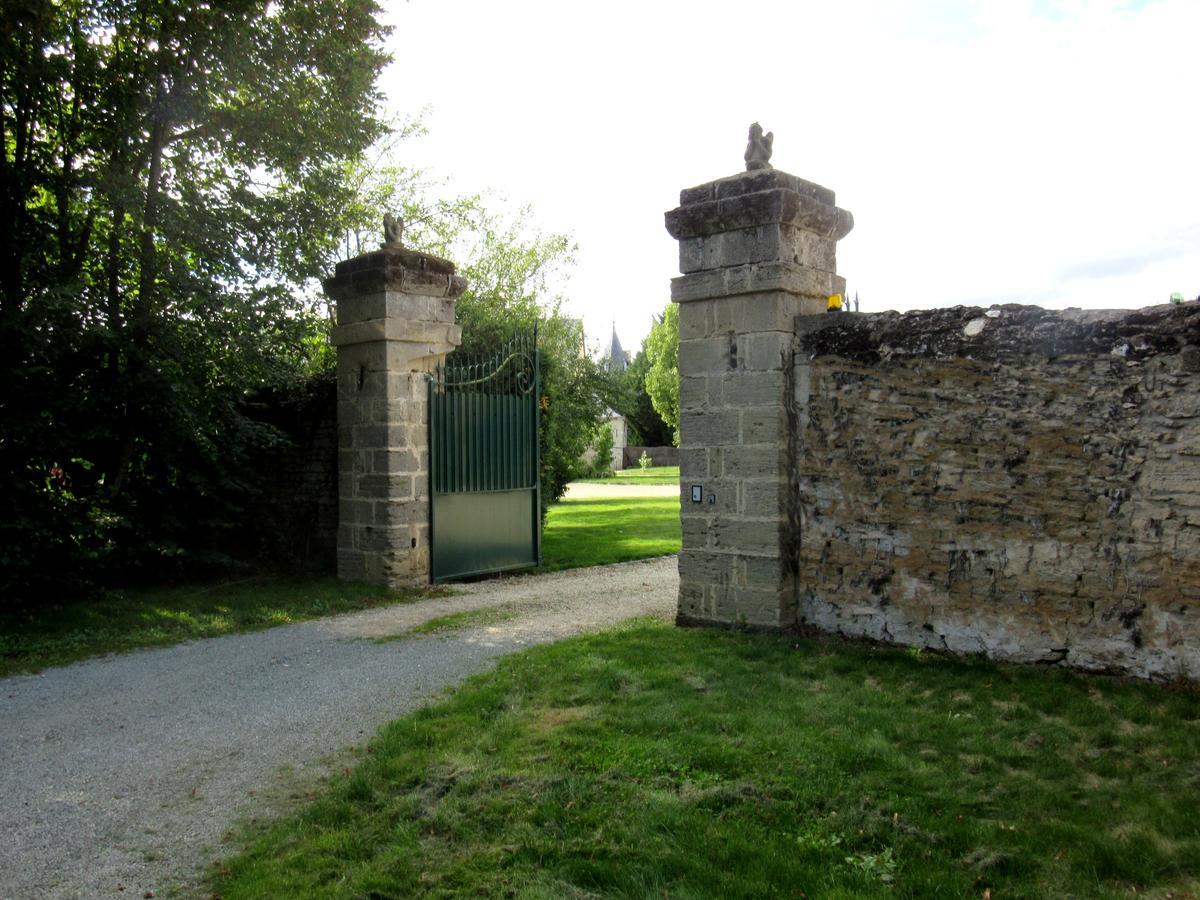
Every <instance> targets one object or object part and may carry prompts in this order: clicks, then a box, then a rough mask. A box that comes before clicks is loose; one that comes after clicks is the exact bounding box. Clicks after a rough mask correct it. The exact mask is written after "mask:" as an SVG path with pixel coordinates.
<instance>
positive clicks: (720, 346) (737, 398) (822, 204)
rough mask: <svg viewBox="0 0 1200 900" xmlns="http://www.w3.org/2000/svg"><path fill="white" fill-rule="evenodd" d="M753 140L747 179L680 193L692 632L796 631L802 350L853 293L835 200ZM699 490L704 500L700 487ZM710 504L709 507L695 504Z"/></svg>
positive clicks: (676, 214) (683, 441)
mask: <svg viewBox="0 0 1200 900" xmlns="http://www.w3.org/2000/svg"><path fill="white" fill-rule="evenodd" d="M756 128H757V125H755V126H753V127H752V128H751V142H750V146H749V147H748V148H747V150H746V163H747V169H748V171H746V172H743V173H740V174H738V175H733V176H731V177H728V178H722V179H719V180H717V181H712V182H709V183H707V184H702V185H699V186H698V187H694V188H688V189H687V190H684V191H682V192H681V193H680V196H679V204H680V205H679V208H678V209H674V210H671V211H670V212H668V213H667V214H666V224H667V230H668V231H669V232H670V233H671V236H672V237H674V238H677V239H678V240H679V269H680V271H681V272H682V273H683V274H682V275H681V276H679V277H678V278H675V279H674V280H673V281H672V282H671V299H672V300H673V301H674V302H675V303H678V304H679V376H680V387H679V406H680V423H679V434H680V442H679V447H680V450H679V460H680V480H681V482H682V488H683V507H682V518H683V549H682V551H681V553H680V555H679V613H678V620H679V622H680V623H681V624H699V623H729V624H736V623H745V624H749V625H758V626H767V627H784V626H787V625H790V624H793V623H794V622H795V617H796V584H795V572H796V567H797V564H798V559H797V552H796V551H797V550H798V547H791V546H788V544H789V543H794V541H795V537H794V536H795V535H797V534H798V521H796V523H795V524H796V526H797V527H791V526H790V525H789V520H798V515H799V511H798V510H796V509H795V508H794V505H793V502H792V497H793V495H794V492H793V491H791V490H789V469H790V456H791V454H790V453H789V450H788V442H789V434H790V433H793V432H792V430H791V428H790V427H789V426H790V424H794V423H789V409H794V402H793V400H792V395H793V386H792V373H793V360H792V338H793V331H794V321H795V318H796V317H797V316H798V315H808V314H814V315H816V314H820V315H824V314H825V308H826V303H827V300H828V298H829V296H830V295H831V294H835V293H843V292H844V290H845V281H844V279H842V278H840V277H839V276H838V275H837V274H836V272H837V266H836V262H835V248H836V245H837V241H838V240H839V239H841V238H842V237H844V236H845V235H846V234H847V233H848V232H849V231H850V229H851V227H852V226H853V223H854V219H853V217H852V216H851V215H850V213H849V212H847V211H846V210H843V209H839V208H838V207H837V206H835V205H834V195H833V191H830V190H828V189H826V188H823V187H820V186H819V185H816V184H812V183H811V182H808V181H804V180H802V179H800V178H796V177H795V176H794V175H788V174H786V173H784V172H780V171H778V170H775V169H773V168H771V167H770V164H769V163H768V162H767V158H769V156H770V140H771V138H770V135H768V136H767V138H766V140H765V141H764V140H763V136H762V131H761V129H758V131H757V135H756V133H755V129H756ZM697 485H698V486H699V488H697V487H696V486H697ZM697 495H698V497H699V502H696V496H697Z"/></svg>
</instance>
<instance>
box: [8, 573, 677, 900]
mask: <svg viewBox="0 0 1200 900" xmlns="http://www.w3.org/2000/svg"><path fill="white" fill-rule="evenodd" d="M677 585H678V577H677V572H676V558H675V557H673V556H672V557H665V558H662V559H656V560H645V561H641V562H634V563H621V564H618V565H613V566H599V567H596V568H592V569H576V570H573V571H568V572H559V573H555V574H551V575H541V576H536V577H534V576H530V577H520V578H508V579H504V580H501V581H488V582H479V583H476V584H473V585H460V586H458V587H457V588H456V590H457V593H456V594H455V595H454V596H451V597H441V598H434V599H430V600H425V601H422V602H420V603H416V604H411V605H405V606H392V607H387V608H384V609H377V610H369V611H366V612H361V613H351V614H348V615H343V616H337V617H334V618H329V619H322V620H318V621H313V622H306V623H302V624H299V625H290V626H286V627H282V628H276V629H272V630H270V631H262V632H258V633H255V634H247V635H234V636H230V637H223V638H214V639H211V640H206V641H196V642H193V643H190V644H182V645H179V646H176V647H169V648H166V649H162V650H143V651H138V652H135V653H130V654H126V655H123V656H117V657H110V658H106V659H99V660H92V661H88V662H81V663H76V664H75V665H71V666H67V667H65V668H60V669H51V670H48V671H46V672H44V673H42V674H40V675H22V676H16V677H12V678H7V679H2V680H0V759H2V760H3V763H2V764H0V798H3V801H2V802H0V834H3V836H4V839H3V841H2V842H0V897H4V898H10V897H11V898H22V900H24V898H34V897H55V898H59V897H72V898H75V897H87V898H91V897H122V898H129V897H143V896H149V894H148V892H154V893H155V894H156V895H157V896H159V897H162V896H164V895H169V894H171V893H173V892H174V891H175V890H182V892H183V893H184V895H189V894H194V893H195V887H194V885H195V884H196V880H197V878H198V875H199V873H200V872H201V870H202V867H203V866H204V864H205V863H207V862H208V861H209V860H211V859H212V858H214V857H215V856H217V855H220V851H219V846H218V842H219V840H220V838H221V836H222V834H224V832H225V831H226V830H227V829H228V828H229V827H230V826H231V825H233V824H234V822H235V821H236V820H238V819H241V818H246V817H252V816H255V815H263V814H270V812H271V811H272V810H277V809H280V808H281V807H282V806H284V805H286V803H285V798H286V797H287V796H288V794H289V793H295V792H297V791H299V793H300V794H301V796H302V795H303V792H304V790H305V788H306V787H309V786H311V785H312V784H314V783H315V781H316V780H317V779H318V778H319V777H320V775H321V774H323V773H324V772H326V771H328V769H329V768H330V767H331V766H338V765H341V764H342V763H343V762H344V761H345V760H346V757H345V754H344V751H345V750H346V748H347V747H350V746H353V745H358V744H361V743H363V742H364V741H366V740H367V739H368V738H369V737H370V736H371V735H372V734H373V733H374V732H375V731H376V730H377V729H378V728H379V726H380V725H382V724H384V723H385V722H388V721H390V720H391V719H394V718H396V717H398V716H400V715H403V714H404V713H406V712H408V711H410V710H412V709H414V708H416V707H418V706H421V705H422V704H424V703H427V702H428V701H429V700H431V699H433V698H436V697H437V696H439V695H440V694H442V693H443V692H445V691H446V690H447V689H448V688H452V687H454V686H455V685H457V684H458V683H459V682H461V681H462V680H463V679H464V678H465V677H467V676H468V675H471V674H474V673H476V672H480V671H483V670H485V669H487V668H489V667H490V666H491V665H492V663H493V661H494V660H495V659H496V658H497V657H499V656H503V655H504V654H506V653H511V652H513V651H516V650H520V649H521V648H523V647H527V646H529V645H532V644H538V643H545V642H549V641H553V640H557V639H559V638H563V637H567V636H569V635H572V634H576V633H578V632H581V631H586V630H594V629H600V628H604V627H607V626H611V625H613V624H615V623H617V622H619V621H621V620H623V619H627V618H630V617H632V616H640V615H653V616H659V617H663V618H669V617H670V616H671V615H672V614H673V613H674V610H675V592H676V589H677ZM495 606H501V607H504V608H506V609H508V610H510V611H512V612H514V613H515V614H516V616H515V618H513V619H511V620H509V621H505V622H503V623H501V624H497V625H491V626H487V627H479V628H473V629H469V630H463V631H458V632H452V633H450V634H448V635H444V636H430V637H422V638H411V639H406V640H400V641H389V642H384V643H381V642H378V641H376V640H373V639H374V638H380V637H387V636H390V635H395V634H398V633H401V632H403V631H405V630H406V629H408V628H411V627H412V626H414V625H417V624H419V623H421V622H423V621H426V620H428V619H431V618H435V617H437V616H443V615H446V614H448V613H454V612H462V611H465V610H470V609H478V608H482V607H495ZM225 852H227V851H225Z"/></svg>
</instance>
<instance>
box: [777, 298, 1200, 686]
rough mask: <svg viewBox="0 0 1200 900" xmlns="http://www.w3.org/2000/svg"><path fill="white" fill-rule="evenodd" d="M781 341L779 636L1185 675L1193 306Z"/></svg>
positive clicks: (1194, 604) (933, 316) (962, 313)
mask: <svg viewBox="0 0 1200 900" xmlns="http://www.w3.org/2000/svg"><path fill="white" fill-rule="evenodd" d="M796 326H797V330H796V345H795V350H796V369H795V375H796V377H795V398H794V399H795V406H794V408H793V409H792V410H791V412H792V417H793V421H794V422H795V427H794V429H793V433H792V435H791V441H792V444H793V446H792V448H791V452H792V454H793V459H794V462H793V464H794V466H795V473H794V474H795V476H796V477H797V482H798V501H799V502H798V509H799V513H800V521H799V523H798V524H799V532H800V533H799V550H798V554H799V572H798V579H797V583H798V589H799V597H798V606H797V618H798V622H799V623H802V624H809V625H813V626H817V627H819V628H821V629H825V630H828V631H833V632H839V633H843V634H847V635H856V636H865V637H869V638H875V639H879V640H885V641H893V642H898V643H903V644H912V645H917V646H922V647H931V648H939V649H946V650H951V651H960V652H982V653H985V654H987V655H989V656H993V657H996V658H1001V659H1010V660H1022V661H1032V662H1047V663H1061V664H1065V665H1070V666H1074V667H1079V668H1083V669H1089V670H1106V671H1114V672H1120V673H1126V674H1132V675H1138V676H1142V677H1158V678H1175V677H1185V678H1191V679H1198V678H1200V306H1197V305H1195V304H1187V305H1185V306H1175V307H1156V308H1152V309H1147V310H1141V311H1138V312H1135V313H1128V312H1124V313H1122V312H1105V313H1095V312H1092V313H1086V312H1077V311H1068V312H1064V313H1052V312H1047V311H1044V310H1041V309H1037V308H1032V307H1020V306H1005V307H995V308H993V309H991V310H988V311H984V310H982V309H970V308H963V307H958V308H954V309H945V310H936V311H929V312H916V313H908V314H905V315H900V314H896V313H884V314H880V315H870V316H868V315H862V316H860V315H850V314H842V315H824V316H805V317H800V318H798V319H797V320H796ZM793 546H794V544H793Z"/></svg>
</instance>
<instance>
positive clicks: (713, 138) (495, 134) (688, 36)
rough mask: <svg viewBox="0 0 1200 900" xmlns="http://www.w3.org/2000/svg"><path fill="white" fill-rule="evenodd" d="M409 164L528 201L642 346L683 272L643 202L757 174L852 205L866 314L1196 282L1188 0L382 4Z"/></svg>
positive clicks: (593, 322)
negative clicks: (759, 154)
mask: <svg viewBox="0 0 1200 900" xmlns="http://www.w3.org/2000/svg"><path fill="white" fill-rule="evenodd" d="M383 3H384V5H385V6H386V7H387V19H388V21H389V23H390V24H392V25H393V26H395V31H394V33H393V35H392V38H391V41H390V49H391V51H392V52H393V54H394V56H395V62H394V63H393V64H392V66H391V67H390V68H389V70H388V71H387V73H386V74H385V76H384V78H383V81H382V88H383V90H384V92H385V93H386V95H387V98H388V103H389V106H390V108H391V109H392V110H393V111H395V112H398V113H404V114H412V113H416V112H419V111H420V110H421V109H422V108H423V107H426V106H428V107H429V112H428V114H427V116H426V118H425V124H426V126H427V127H428V129H429V134H428V135H427V136H425V137H423V138H420V139H418V140H415V141H413V142H411V143H408V144H406V145H404V153H405V157H406V159H405V160H404V161H405V162H406V163H408V164H409V165H413V166H419V167H423V168H426V169H428V170H430V172H431V173H433V174H435V175H438V176H442V177H446V178H448V179H449V180H450V184H451V187H452V189H453V190H454V191H456V192H460V193H473V192H476V191H483V190H493V191H496V192H498V193H499V194H501V195H503V196H504V197H505V198H506V200H507V204H508V205H509V206H510V207H511V208H516V207H519V206H521V205H524V204H529V205H531V206H532V207H533V210H534V215H535V218H536V221H537V223H538V225H539V227H541V228H543V229H544V230H546V231H555V232H568V233H570V234H571V235H573V237H574V238H575V240H576V241H577V243H578V245H579V251H578V257H577V264H576V266H575V267H574V269H573V271H572V273H571V278H570V281H569V282H568V283H567V285H566V287H565V290H564V293H565V295H566V296H567V297H568V298H569V304H568V305H569V308H570V309H571V311H572V312H573V313H574V314H575V315H579V316H582V317H583V318H584V321H585V324H586V326H587V330H588V335H589V339H590V340H591V342H592V343H598V342H599V341H600V340H601V339H603V340H605V341H606V340H607V338H608V334H609V330H610V328H611V326H612V323H613V321H614V320H615V322H616V327H617V331H618V334H619V335H620V337H621V340H622V342H623V343H624V345H625V347H626V348H627V349H634V350H636V349H637V347H638V346H639V345H640V342H641V340H642V338H643V337H644V336H645V333H646V331H647V330H648V329H649V327H650V321H651V315H652V314H654V313H656V312H658V311H660V310H661V309H662V307H663V306H664V305H665V303H666V302H667V300H668V297H669V284H670V279H671V278H672V277H673V276H675V275H677V274H678V265H677V264H678V256H677V251H676V243H675V241H674V240H673V239H672V238H671V237H670V236H669V235H667V233H666V231H665V229H664V227H663V213H664V212H665V211H667V210H669V209H672V208H673V207H675V206H677V205H678V201H679V191H680V189H681V188H684V187H689V186H691V185H695V184H699V183H702V182H705V181H710V180H712V179H715V178H721V177H724V176H726V175H732V174H734V173H736V172H738V171H741V170H742V169H743V168H744V164H743V161H742V153H743V150H744V148H745V142H746V129H747V127H748V126H749V124H750V123H751V122H752V121H759V122H761V123H762V125H763V127H764V129H766V130H768V131H773V132H774V134H775V153H774V156H773V157H772V163H773V164H774V165H775V167H776V168H778V169H782V170H784V171H786V172H790V173H792V174H794V175H798V176H800V177H802V178H806V179H808V180H810V181H815V182H817V183H818V184H822V185H825V186H826V187H828V188H831V189H832V190H834V191H835V192H836V193H837V199H838V204H839V205H840V206H843V207H845V208H846V209H849V210H850V211H852V212H853V213H854V219H855V228H854V230H853V231H852V232H851V233H850V234H849V236H847V237H846V238H845V239H844V240H843V241H842V242H841V243H840V244H839V248H838V269H839V272H840V274H842V275H843V276H845V278H846V279H847V282H848V285H849V293H850V294H853V293H855V292H856V291H857V292H858V294H859V296H860V297H861V300H862V304H863V310H864V311H867V310H881V309H899V310H905V309H914V308H917V307H931V306H951V305H955V304H960V303H965V304H983V305H987V304H990V303H994V302H1012V301H1017V302H1028V303H1036V304H1039V305H1042V306H1047V307H1054V308H1061V307H1066V306H1085V307H1137V306H1145V305H1149V304H1153V303H1162V302H1165V301H1166V300H1167V298H1168V296H1169V295H1170V293H1171V292H1172V291H1180V292H1182V293H1184V295H1185V296H1186V297H1188V298H1189V299H1192V298H1195V297H1196V296H1197V295H1198V294H1200V174H1198V171H1197V165H1198V163H1200V115H1198V114H1197V110H1198V109H1200V102H1198V99H1197V96H1198V94H1200V89H1198V87H1200V64H1198V62H1197V59H1198V56H1197V39H1198V38H1200V0H1157V2H1155V0H1148V2H1115V0H1074V2H1071V0H1061V2H1060V0H1042V2H1031V0H919V2H899V0H897V2H868V0H839V2H836V3H834V2H828V0H825V2H791V3H770V2H738V3H733V2H726V3H717V2H703V0H686V2H675V0H640V2H624V0H608V2H605V3H588V4H583V3H571V2H562V0H557V2H533V0H486V2H467V0H408V2H398V0H383Z"/></svg>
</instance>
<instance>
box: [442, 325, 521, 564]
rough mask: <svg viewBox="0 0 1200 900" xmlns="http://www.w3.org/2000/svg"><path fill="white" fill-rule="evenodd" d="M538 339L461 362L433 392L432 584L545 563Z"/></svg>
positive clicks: (455, 358)
mask: <svg viewBox="0 0 1200 900" xmlns="http://www.w3.org/2000/svg"><path fill="white" fill-rule="evenodd" d="M539 394H540V369H539V361H538V351H537V332H536V331H534V333H533V335H531V336H530V335H522V336H519V337H516V338H514V339H513V340H511V341H509V342H508V344H506V345H505V346H504V347H502V348H501V349H500V350H498V351H497V352H495V353H493V354H491V355H488V356H481V357H463V356H460V355H458V354H453V355H452V356H451V357H450V358H449V359H448V360H447V361H446V363H445V364H444V365H442V366H439V367H438V369H437V371H436V372H435V373H434V375H433V377H432V378H431V379H430V382H429V479H430V487H431V495H432V496H431V502H430V522H429V532H430V554H431V564H432V573H433V580H434V581H448V580H450V579H453V578H465V577H467V576H470V575H483V574H486V573H489V572H502V571H505V570H506V569H520V568H525V567H528V566H536V565H538V564H539V563H540V562H541V561H542V518H541V511H540V507H541V489H540V487H539V481H538V469H539V468H540V466H539V455H538V396H539Z"/></svg>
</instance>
